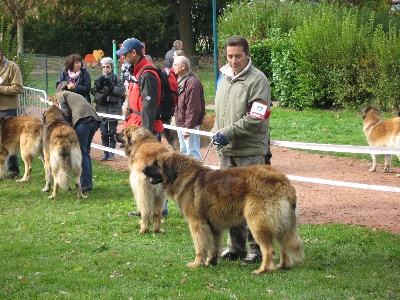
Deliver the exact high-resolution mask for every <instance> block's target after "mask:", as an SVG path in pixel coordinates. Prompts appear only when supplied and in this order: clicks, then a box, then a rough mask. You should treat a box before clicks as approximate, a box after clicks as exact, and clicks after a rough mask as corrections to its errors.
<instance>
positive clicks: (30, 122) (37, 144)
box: [0, 116, 43, 182]
mask: <svg viewBox="0 0 400 300" xmlns="http://www.w3.org/2000/svg"><path fill="white" fill-rule="evenodd" d="M42 127H43V123H42V121H41V120H39V119H38V118H35V117H31V116H18V117H0V179H3V177H4V175H5V170H6V162H7V161H8V158H9V157H10V156H11V155H14V154H18V153H21V158H22V160H23V161H24V165H25V172H24V176H23V177H22V178H21V179H19V180H17V182H22V181H28V180H29V176H30V174H31V172H32V161H33V159H34V158H35V157H36V156H41V155H42Z"/></svg>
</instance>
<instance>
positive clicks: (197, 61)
mask: <svg viewBox="0 0 400 300" xmlns="http://www.w3.org/2000/svg"><path fill="white" fill-rule="evenodd" d="M34 58H35V67H34V69H33V70H32V72H31V73H30V75H29V77H28V80H27V81H26V82H24V85H25V86H29V87H32V88H35V89H39V90H43V91H45V92H46V93H47V95H53V94H54V93H55V92H56V87H55V84H56V81H57V78H58V76H59V75H60V73H61V72H62V71H63V69H64V62H65V57H61V56H47V55H46V54H34ZM189 59H190V64H191V69H192V71H193V72H194V73H195V74H196V75H197V76H198V77H199V79H200V81H201V82H202V84H203V86H204V91H205V96H206V99H207V100H210V99H213V98H214V94H215V86H214V83H215V78H214V58H213V57H207V56H193V57H189ZM153 63H154V65H155V66H156V67H160V68H164V58H153ZM84 66H85V67H86V68H87V70H88V71H89V74H90V76H91V79H92V84H93V82H94V79H95V78H96V77H98V76H100V75H101V72H102V70H101V67H100V64H97V65H96V66H92V65H90V66H88V65H86V63H84ZM120 66H121V64H120V62H118V70H119V68H120ZM118 75H119V73H118Z"/></svg>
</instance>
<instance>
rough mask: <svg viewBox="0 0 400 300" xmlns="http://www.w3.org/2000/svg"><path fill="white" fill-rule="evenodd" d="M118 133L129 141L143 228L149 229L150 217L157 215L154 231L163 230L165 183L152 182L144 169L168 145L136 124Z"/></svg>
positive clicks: (133, 184)
mask: <svg viewBox="0 0 400 300" xmlns="http://www.w3.org/2000/svg"><path fill="white" fill-rule="evenodd" d="M116 137H117V141H118V142H124V143H125V144H126V145H125V154H126V157H127V158H128V166H129V170H130V176H129V182H130V185H131V189H132V192H133V195H134V197H135V200H136V205H137V208H138V210H139V211H140V215H141V221H140V231H139V232H140V233H147V232H149V222H150V219H153V232H163V231H162V229H161V228H160V226H161V214H162V210H163V208H164V204H165V199H166V196H165V191H164V188H163V187H162V185H161V184H157V185H152V184H150V183H149V181H148V180H146V176H145V175H144V174H143V172H142V169H143V168H144V167H145V166H148V165H151V164H152V163H153V161H154V159H155V158H156V156H157V155H158V154H160V153H163V152H168V149H167V148H166V147H165V146H164V145H163V144H162V143H160V142H159V141H158V140H157V138H156V137H155V136H154V135H153V134H152V133H151V132H150V131H148V130H147V129H144V128H142V127H140V126H136V125H130V126H128V127H126V128H124V129H123V130H122V132H120V133H117V136H116Z"/></svg>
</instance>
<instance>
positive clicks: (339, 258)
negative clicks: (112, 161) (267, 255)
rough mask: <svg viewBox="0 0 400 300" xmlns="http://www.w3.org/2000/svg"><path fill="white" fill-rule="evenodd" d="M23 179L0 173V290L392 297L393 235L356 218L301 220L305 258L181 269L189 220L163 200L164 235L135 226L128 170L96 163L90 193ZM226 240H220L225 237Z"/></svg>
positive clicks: (395, 273)
mask: <svg viewBox="0 0 400 300" xmlns="http://www.w3.org/2000/svg"><path fill="white" fill-rule="evenodd" d="M43 178H44V171H43V167H42V163H41V161H40V160H39V159H36V160H35V164H34V169H33V173H32V176H31V181H30V182H28V183H16V182H14V181H11V180H3V181H1V182H0V186H1V191H2V193H1V196H0V232H1V233H0V241H1V242H0V261H1V262H2V266H1V273H0V285H1V289H0V299H178V298H179V299H188V298H191V299H264V298H270V299H399V297H400V289H399V284H398V283H399V279H400V263H399V257H400V248H399V244H400V236H399V235H396V234H391V233H387V232H380V231H372V230H370V229H368V228H362V227H358V226H354V227H350V226H344V225H329V226H313V225H305V224H304V225H300V228H299V231H300V236H301V237H302V239H303V241H304V247H305V253H306V259H305V260H304V261H303V262H301V263H296V264H295V266H294V268H292V269H291V270H289V271H277V272H275V273H272V274H263V275H260V276H252V275H250V272H251V271H252V270H253V269H255V267H250V266H242V265H241V264H240V263H239V262H221V263H220V264H219V265H218V266H216V267H211V266H210V267H204V268H198V269H194V270H192V269H189V268H188V267H186V263H188V262H191V261H193V260H194V249H193V245H192V240H191V236H190V233H189V229H188V226H187V224H186V222H185V221H184V219H183V218H182V216H181V214H180V212H179V210H178V209H177V207H176V206H175V205H174V204H173V203H172V202H170V216H171V218H170V219H168V220H166V221H165V222H164V223H163V225H162V227H163V229H165V233H163V234H145V235H140V234H138V231H139V224H138V221H139V219H138V218H135V217H128V215H127V212H129V211H131V210H133V209H135V204H134V201H133V198H132V194H131V191H130V187H129V183H128V173H127V172H124V171H118V170H115V169H111V168H110V167H108V166H106V165H102V164H100V163H98V162H94V181H95V189H94V190H93V191H91V192H89V193H88V199H86V200H83V201H77V200H76V195H74V194H72V193H70V192H65V191H61V192H60V193H59V195H58V196H57V199H56V200H49V199H47V197H48V196H49V194H48V193H42V192H41V191H40V189H41V188H43V186H44V181H43ZM224 244H225V243H224Z"/></svg>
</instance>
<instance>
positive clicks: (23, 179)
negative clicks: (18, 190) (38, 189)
mask: <svg viewBox="0 0 400 300" xmlns="http://www.w3.org/2000/svg"><path fill="white" fill-rule="evenodd" d="M27 181H28V179H26V178H21V179H18V180H15V182H27Z"/></svg>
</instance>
